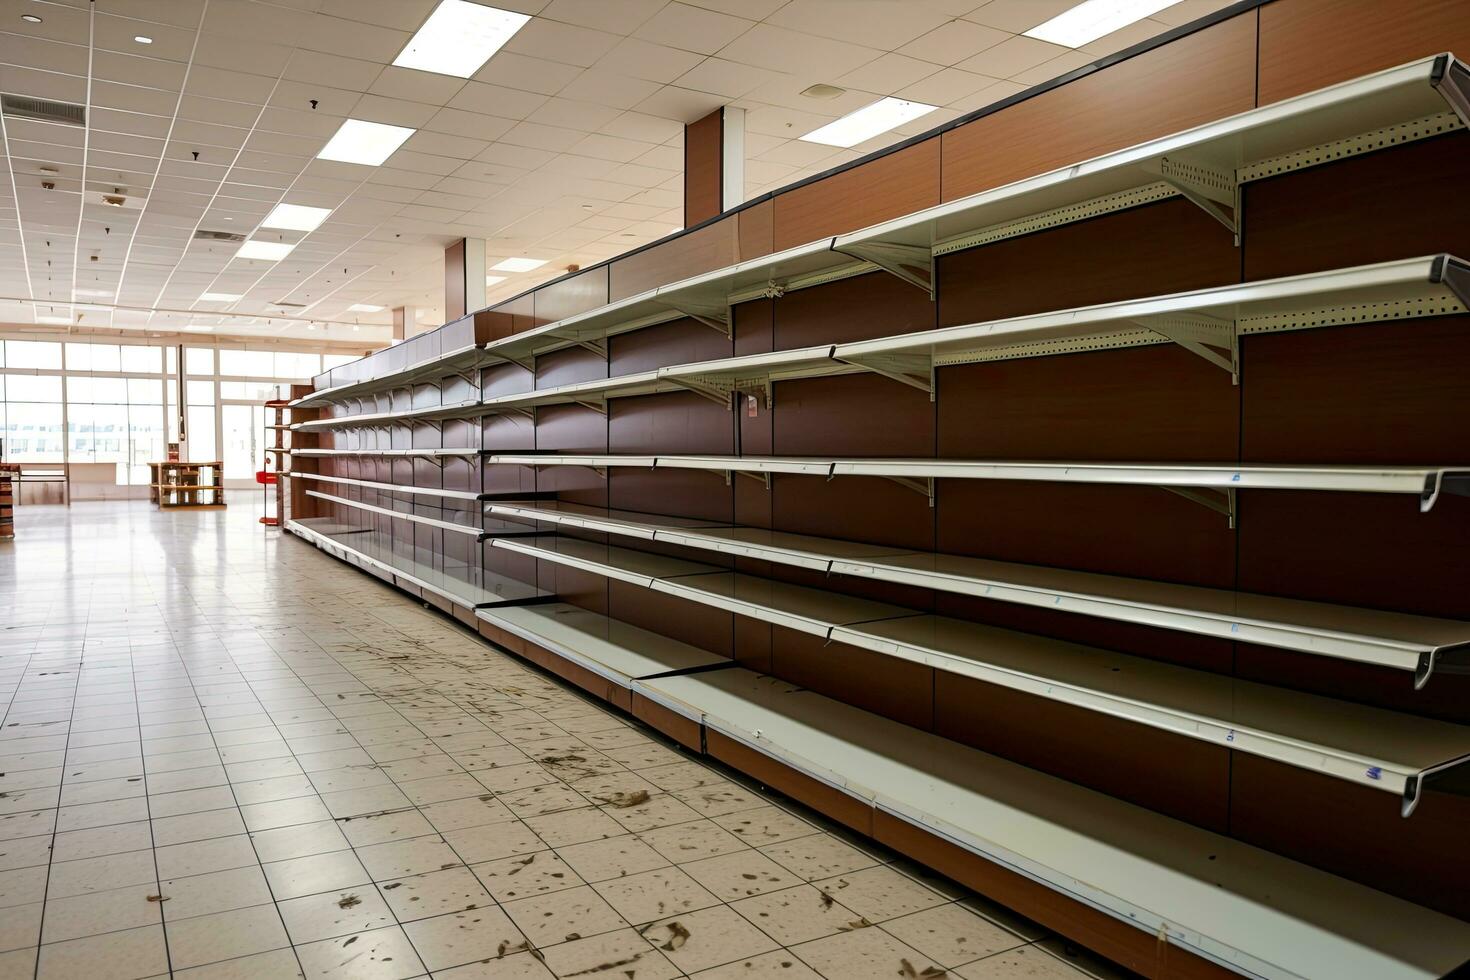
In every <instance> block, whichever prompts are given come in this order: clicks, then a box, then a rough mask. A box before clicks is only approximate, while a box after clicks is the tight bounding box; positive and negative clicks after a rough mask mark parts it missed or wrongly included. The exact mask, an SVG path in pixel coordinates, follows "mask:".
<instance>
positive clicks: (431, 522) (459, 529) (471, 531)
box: [306, 490, 486, 538]
mask: <svg viewBox="0 0 1470 980" xmlns="http://www.w3.org/2000/svg"><path fill="white" fill-rule="evenodd" d="M306 495H307V496H308V497H317V498H320V499H321V500H325V501H327V502H328V503H333V504H341V505H342V506H343V507H351V508H353V509H354V510H364V511H367V512H369V513H372V514H382V515H384V516H386V517H392V518H394V519H396V520H400V521H411V522H413V523H414V524H423V525H426V526H428V527H437V528H439V529H440V530H444V531H453V532H455V533H456V534H468V535H471V536H473V537H476V538H483V537H485V535H486V531H485V530H484V528H478V527H468V526H466V525H464V524H456V523H454V522H453V521H441V520H438V519H436V518H433V517H423V516H420V515H418V514H405V513H403V512H402V511H397V510H390V509H389V508H387V507H375V506H374V505H372V504H365V503H363V502H362V501H360V500H347V499H346V498H344V497H334V496H332V495H331V494H329V493H322V492H320V491H318V490H308V491H306Z"/></svg>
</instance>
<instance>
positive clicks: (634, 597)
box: [608, 579, 735, 657]
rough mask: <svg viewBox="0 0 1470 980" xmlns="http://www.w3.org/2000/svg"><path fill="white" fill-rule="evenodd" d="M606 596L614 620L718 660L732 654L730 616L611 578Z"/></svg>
mask: <svg viewBox="0 0 1470 980" xmlns="http://www.w3.org/2000/svg"><path fill="white" fill-rule="evenodd" d="M608 593H609V599H608V615H609V616H612V617H613V618H614V619H620V620H622V621H623V622H625V623H632V624H633V625H634V626H641V627H642V628H643V629H646V630H651V631H653V632H655V633H659V634H662V635H663V636H668V637H673V638H674V639H676V640H679V641H681V642H684V643H687V644H689V645H690V646H695V647H699V648H700V649H701V650H708V651H709V652H710V653H713V654H716V655H718V656H721V657H730V656H732V655H733V653H734V648H733V644H734V638H735V624H734V622H733V620H734V614H733V613H728V612H725V611H724V610H723V609H715V608H714V607H713V606H705V605H701V604H699V603H697V602H690V601H689V600H688V599H681V598H679V597H678V596H673V595H669V594H668V593H666V592H655V591H653V590H652V589H645V588H643V587H642V586H639V585H632V584H630V583H628V582H619V581H617V580H615V579H613V580H609V581H608Z"/></svg>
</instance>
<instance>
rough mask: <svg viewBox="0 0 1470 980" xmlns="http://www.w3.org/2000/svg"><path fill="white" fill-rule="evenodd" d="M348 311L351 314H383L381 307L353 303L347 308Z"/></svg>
mask: <svg viewBox="0 0 1470 980" xmlns="http://www.w3.org/2000/svg"><path fill="white" fill-rule="evenodd" d="M347 311H348V312H349V313H382V312H383V308H382V307H381V306H374V305H372V304H371V303H353V304H352V305H351V306H349V307H347Z"/></svg>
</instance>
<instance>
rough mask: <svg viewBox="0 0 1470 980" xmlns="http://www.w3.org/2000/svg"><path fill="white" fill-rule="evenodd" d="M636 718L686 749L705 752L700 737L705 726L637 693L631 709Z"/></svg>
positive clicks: (635, 692)
mask: <svg viewBox="0 0 1470 980" xmlns="http://www.w3.org/2000/svg"><path fill="white" fill-rule="evenodd" d="M629 710H630V712H631V713H632V715H633V717H634V718H637V719H638V720H639V721H641V722H643V723H645V724H647V725H650V726H652V727H653V728H654V729H656V730H657V731H660V732H663V733H664V734H665V735H667V736H668V737H669V738H671V739H673V740H674V741H676V742H678V743H679V744H680V745H682V746H684V747H685V748H686V749H692V750H693V751H695V752H703V751H704V746H703V745H702V744H701V740H700V735H701V734H702V732H703V726H702V725H700V723H699V722H697V721H694V720H692V719H689V718H685V717H684V716H683V715H680V714H675V713H674V712H672V711H670V710H669V709H668V708H665V707H664V706H663V705H661V704H657V703H655V702H653V701H650V700H648V699H647V698H646V697H644V696H643V695H641V694H639V693H638V692H637V691H634V692H633V703H632V705H631V707H630V708H629Z"/></svg>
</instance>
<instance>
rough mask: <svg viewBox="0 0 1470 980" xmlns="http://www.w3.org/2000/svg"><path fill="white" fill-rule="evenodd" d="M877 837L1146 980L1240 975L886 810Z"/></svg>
mask: <svg viewBox="0 0 1470 980" xmlns="http://www.w3.org/2000/svg"><path fill="white" fill-rule="evenodd" d="M873 836H874V837H875V838H876V839H877V840H878V841H879V842H880V843H882V844H886V845H887V846H889V847H891V848H893V849H894V850H896V851H898V852H899V853H901V854H905V855H907V856H909V857H910V858H913V859H914V860H916V861H919V862H922V863H923V864H927V865H928V866H929V867H931V868H939V869H941V870H942V871H943V872H944V874H946V875H948V876H949V877H950V878H953V879H954V880H956V881H958V882H960V883H961V884H963V885H966V886H968V887H970V888H973V889H975V891H977V892H980V893H981V894H982V895H986V896H988V897H989V898H992V899H994V900H995V901H997V902H1000V903H1002V904H1004V905H1006V906H1007V907H1009V908H1012V909H1014V910H1016V911H1017V912H1020V913H1021V914H1022V915H1025V916H1028V917H1029V918H1032V919H1035V920H1036V921H1037V922H1039V923H1041V924H1042V925H1044V926H1046V927H1047V928H1049V929H1053V930H1055V931H1056V932H1058V933H1060V934H1061V935H1063V936H1065V937H1067V938H1068V939H1070V940H1073V941H1074V942H1077V943H1079V944H1080V945H1083V946H1085V947H1087V948H1088V949H1091V950H1094V951H1096V952H1098V953H1101V954H1102V955H1104V956H1107V957H1109V958H1111V959H1113V960H1114V961H1116V962H1118V963H1121V964H1122V965H1123V966H1125V967H1127V968H1128V969H1130V970H1133V971H1135V972H1137V973H1139V974H1142V975H1143V976H1145V977H1150V978H1156V980H1228V978H1231V977H1234V976H1236V974H1234V973H1232V972H1230V971H1228V970H1225V969H1223V968H1222V967H1218V966H1216V965H1215V964H1213V963H1211V962H1209V961H1208V960H1203V959H1200V958H1199V957H1198V956H1195V955H1194V954H1193V953H1190V952H1187V951H1185V950H1181V949H1179V948H1177V947H1174V946H1170V945H1168V944H1167V943H1160V942H1159V941H1158V937H1157V936H1155V935H1153V934H1151V933H1147V932H1144V931H1143V930H1142V929H1139V928H1136V927H1134V926H1130V925H1126V924H1124V923H1123V922H1121V921H1119V920H1118V919H1115V918H1113V917H1112V916H1110V915H1108V914H1106V913H1104V912H1099V911H1097V910H1096V909H1094V908H1092V907H1091V906H1088V905H1083V904H1082V903H1081V902H1077V901H1075V900H1073V899H1070V898H1068V897H1067V896H1065V895H1063V894H1061V893H1060V892H1057V891H1055V890H1053V889H1051V888H1048V887H1047V886H1045V885H1042V884H1040V883H1038V882H1036V881H1034V880H1033V879H1031V878H1026V877H1024V876H1022V875H1019V874H1017V873H1016V872H1014V871H1011V870H1010V869H1009V868H1005V867H1002V866H1001V865H998V864H995V863H993V862H991V861H987V860H985V859H984V858H982V857H979V856H978V855H976V854H973V853H971V852H970V851H967V850H964V849H963V848H961V847H958V846H956V845H954V844H952V843H950V842H949V841H947V840H944V839H943V838H940V837H936V836H934V835H933V834H930V833H929V832H927V831H924V830H920V829H919V828H918V827H915V826H914V825H912V824H910V823H906V822H904V821H902V820H900V819H899V818H897V817H895V816H892V815H891V814H888V813H885V812H884V811H882V810H877V811H875V812H874V814H873Z"/></svg>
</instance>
